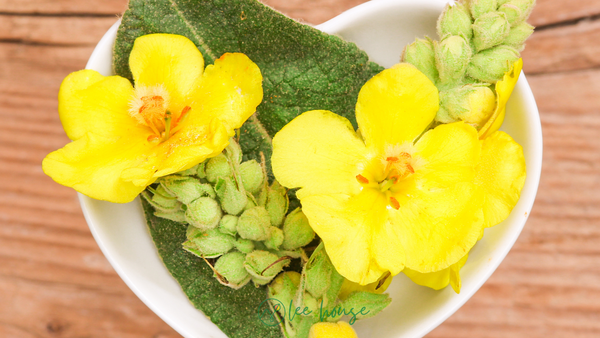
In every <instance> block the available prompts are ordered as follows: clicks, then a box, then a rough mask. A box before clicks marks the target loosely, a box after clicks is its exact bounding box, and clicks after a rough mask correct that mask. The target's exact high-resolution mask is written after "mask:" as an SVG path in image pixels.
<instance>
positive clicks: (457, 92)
mask: <svg viewBox="0 0 600 338" xmlns="http://www.w3.org/2000/svg"><path fill="white" fill-rule="evenodd" d="M495 108H496V96H495V95H494V92H492V90H491V89H490V88H489V87H488V86H486V85H465V86H461V87H456V88H452V89H449V90H443V91H440V110H439V111H438V115H436V121H438V122H441V123H452V122H456V121H464V122H466V123H468V124H471V125H473V126H475V127H480V126H482V125H483V124H484V123H485V122H486V121H487V120H488V119H489V117H490V116H491V115H492V114H493V113H494V110H495Z"/></svg>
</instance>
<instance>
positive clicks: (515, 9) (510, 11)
mask: <svg viewBox="0 0 600 338" xmlns="http://www.w3.org/2000/svg"><path fill="white" fill-rule="evenodd" d="M534 4H535V1H533V0H510V1H508V2H506V3H504V4H503V5H502V6H500V8H499V9H498V12H502V13H504V14H506V18H507V19H508V22H509V23H510V24H511V25H513V26H514V25H517V24H519V23H521V22H523V21H525V20H526V19H527V17H529V14H531V10H532V9H533V6H534Z"/></svg>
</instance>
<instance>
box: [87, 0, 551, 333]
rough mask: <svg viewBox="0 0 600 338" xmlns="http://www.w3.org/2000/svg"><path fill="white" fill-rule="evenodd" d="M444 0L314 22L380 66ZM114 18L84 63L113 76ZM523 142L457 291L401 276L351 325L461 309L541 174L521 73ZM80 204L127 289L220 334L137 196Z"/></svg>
mask: <svg viewBox="0 0 600 338" xmlns="http://www.w3.org/2000/svg"><path fill="white" fill-rule="evenodd" d="M447 2H448V1H446V0H375V1H371V2H367V3H364V4H362V5H359V6H357V7H355V8H352V9H350V10H349V11H347V12H345V13H342V14H341V15H339V16H338V17H336V18H334V19H332V20H330V21H328V22H326V23H324V24H322V25H320V26H318V27H317V28H319V29H321V30H323V31H325V32H328V33H331V34H338V35H340V36H342V37H344V38H345V39H347V40H350V41H353V42H355V43H356V44H357V45H358V46H359V47H361V48H362V49H364V50H365V51H366V52H367V53H368V54H369V56H370V58H371V59H372V60H373V61H375V62H377V63H379V64H381V65H383V66H386V67H389V66H391V65H393V64H395V63H397V62H398V60H399V56H400V54H401V51H402V49H403V47H404V46H405V45H406V44H408V43H410V42H412V41H413V40H414V39H415V37H423V36H424V35H429V36H431V37H436V33H435V24H436V20H437V17H438V16H439V15H440V13H442V10H443V8H444V6H445V4H446V3H447ZM117 26H118V23H117V24H115V25H114V26H113V27H112V28H111V29H110V30H109V31H108V32H107V33H106V35H105V36H104V37H103V38H102V40H101V41H100V43H98V46H97V47H96V49H95V50H94V53H93V54H92V56H91V57H90V60H89V62H88V65H87V68H89V69H95V70H97V71H99V72H100V73H102V74H104V75H111V74H112V66H111V52H112V45H113V42H114V39H115V34H116V30H117ZM502 129H503V130H504V131H506V132H507V133H508V134H510V135H511V136H512V137H513V138H514V139H515V140H516V141H517V142H518V143H520V144H521V145H522V146H523V149H524V151H525V159H526V162H527V180H526V181H525V186H524V188H523V191H522V194H521V199H520V201H519V203H518V204H517V206H516V207H515V208H514V210H513V211H512V214H511V215H510V217H509V218H508V219H507V220H506V221H504V222H503V223H502V224H499V225H496V226H495V227H493V228H491V229H487V230H486V231H485V236H484V237H483V240H481V241H480V242H479V243H478V244H477V245H476V246H475V248H474V249H473V250H472V252H471V254H470V255H469V260H468V262H467V264H466V265H465V267H464V268H463V269H462V271H461V276H462V291H461V293H460V294H459V295H457V294H455V293H454V291H452V288H446V289H445V290H442V291H434V290H431V289H428V288H425V287H421V286H418V285H416V284H414V283H412V282H411V281H410V280H409V279H408V278H406V277H405V276H403V275H402V274H400V275H398V276H397V277H396V278H394V280H393V283H392V285H391V286H390V288H389V289H388V292H389V294H390V295H391V297H392V299H393V301H392V303H391V305H390V306H389V307H388V308H387V309H385V310H384V311H383V312H382V313H381V314H379V315H377V316H375V317H373V318H370V319H367V320H363V321H358V322H357V323H356V324H355V325H354V327H355V329H356V331H357V333H358V335H359V336H360V337H363V338H365V337H378V338H399V337H422V336H424V335H425V334H427V333H428V332H429V331H431V330H433V329H434V328H435V327H436V326H438V325H439V324H440V323H442V322H443V321H444V320H445V319H446V318H448V317H449V316H450V315H452V314H453V313H454V312H455V311H456V310H457V309H458V308H460V307H461V306H462V305H463V304H464V303H465V302H466V301H467V300H468V299H469V298H470V297H471V296H472V295H473V294H474V293H475V292H476V291H477V290H478V289H479V288H480V287H481V285H482V284H483V283H484V282H485V281H486V280H487V279H488V278H489V277H490V275H491V274H492V273H493V272H494V270H496V268H497V267H498V265H499V264H500V262H502V260H503V259H504V257H505V256H506V254H507V253H508V251H509V250H510V248H511V247H512V246H513V244H514V242H515V241H516V239H517V237H518V236H519V234H520V233H521V229H522V228H523V226H524V225H525V221H526V220H527V216H528V215H529V212H530V211H531V207H532V206H533V201H534V199H535V195H536V192H537V188H538V183H539V180H540V172H541V164H542V132H541V124H540V118H539V114H538V110H537V107H536V104H535V99H534V98H533V94H532V93H531V90H530V88H529V85H528V84H527V80H526V79H525V76H524V75H523V74H522V75H521V77H520V79H519V82H518V83H517V86H516V88H515V91H514V93H513V94H512V97H511V99H510V101H509V102H508V107H507V113H506V120H505V121H504V125H503V127H502ZM80 202H81V207H82V209H83V213H84V215H85V218H86V220H87V222H88V224H89V226H90V229H91V231H92V234H93V235H94V237H95V239H96V241H97V242H98V245H99V246H100V248H101V249H102V251H103V253H104V255H105V256H106V258H107V259H108V260H109V261H110V263H111V264H112V266H113V267H114V268H115V270H116V271H117V273H118V274H119V275H120V276H121V278H122V279H123V280H124V281H125V283H126V284H127V285H128V286H129V287H130V288H131V290H133V292H134V293H135V294H136V295H137V296H138V297H139V298H140V299H141V300H142V301H143V302H144V303H145V304H146V305H148V307H149V308H150V309H152V310H153V311H154V312H155V313H156V314H157V315H158V316H160V317H161V318H162V319H163V320H164V321H165V322H167V323H168V324H169V325H171V326H172V327H173V328H174V329H175V330H176V331H177V332H179V333H180V334H181V335H183V336H184V337H188V338H191V337H213V338H217V337H219V338H221V337H223V338H225V337H226V336H225V335H224V334H223V333H222V332H221V331H220V330H219V329H218V328H217V327H216V326H215V325H214V324H213V323H212V322H211V321H210V320H209V319H207V318H206V317H205V316H204V315H203V314H202V313H201V312H200V311H198V310H196V309H195V308H194V307H193V306H192V305H191V303H190V302H189V301H188V300H187V298H186V296H185V295H184V293H183V291H182V290H181V289H180V287H179V285H178V284H177V282H175V280H174V279H173V278H172V277H171V276H170V274H169V272H168V271H167V269H166V268H165V267H164V266H163V264H162V262H161V260H160V258H159V257H158V255H157V253H156V250H155V248H154V244H153V243H152V240H151V238H150V235H149V233H148V230H147V229H146V224H145V221H144V216H143V213H142V208H141V205H140V202H139V200H138V199H136V200H135V201H134V202H131V203H128V204H111V203H107V202H101V201H97V200H93V199H90V198H88V197H85V196H81V195H80Z"/></svg>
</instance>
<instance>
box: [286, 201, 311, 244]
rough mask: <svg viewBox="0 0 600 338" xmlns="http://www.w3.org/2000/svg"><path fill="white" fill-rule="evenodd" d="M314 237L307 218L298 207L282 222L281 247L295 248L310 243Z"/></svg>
mask: <svg viewBox="0 0 600 338" xmlns="http://www.w3.org/2000/svg"><path fill="white" fill-rule="evenodd" d="M314 238H315V232H314V231H313V229H312V228H311V227H310V224H309V223H308V218H306V216H305V215H304V213H303V212H302V210H300V208H296V209H295V210H294V211H292V212H291V213H290V214H289V215H287V217H286V218H285V221H284V223H283V243H282V246H281V247H282V249H284V250H295V249H298V248H301V247H303V246H305V245H307V244H308V243H310V242H311V241H312V240H313V239H314Z"/></svg>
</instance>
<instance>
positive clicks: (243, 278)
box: [215, 251, 250, 289]
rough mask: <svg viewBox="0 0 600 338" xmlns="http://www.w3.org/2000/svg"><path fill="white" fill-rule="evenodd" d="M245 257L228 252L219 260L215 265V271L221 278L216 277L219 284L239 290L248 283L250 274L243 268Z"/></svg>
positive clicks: (238, 253)
mask: <svg viewBox="0 0 600 338" xmlns="http://www.w3.org/2000/svg"><path fill="white" fill-rule="evenodd" d="M245 260H246V255H244V254H243V253H241V252H237V251H233V252H229V253H227V254H225V255H223V256H221V257H220V258H219V260H217V262H216V263H215V271H216V273H218V274H219V275H220V276H221V277H224V278H225V281H223V280H222V279H221V278H219V276H216V277H217V279H218V280H219V282H221V284H224V285H227V286H229V287H231V288H233V289H239V288H241V287H242V286H244V285H246V284H247V283H248V282H249V281H250V274H249V273H248V271H246V268H244V261H245Z"/></svg>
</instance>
